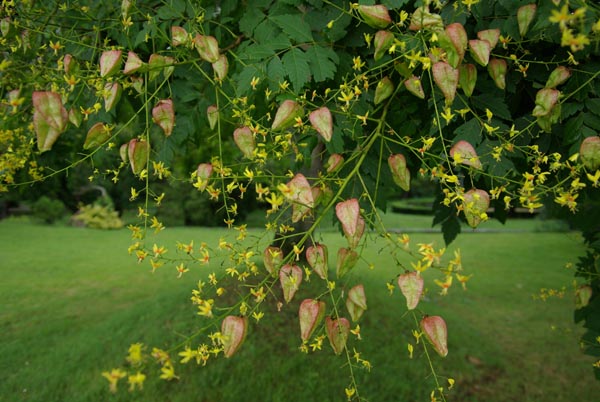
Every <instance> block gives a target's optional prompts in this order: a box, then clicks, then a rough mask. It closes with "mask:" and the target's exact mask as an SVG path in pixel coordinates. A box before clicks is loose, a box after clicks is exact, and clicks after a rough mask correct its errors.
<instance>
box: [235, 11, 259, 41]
mask: <svg viewBox="0 0 600 402" xmlns="http://www.w3.org/2000/svg"><path fill="white" fill-rule="evenodd" d="M264 18H265V14H264V13H263V12H262V11H260V9H258V7H248V8H247V9H246V10H245V11H244V13H243V15H242V18H241V19H240V30H241V31H242V32H243V33H244V34H246V36H248V37H251V36H252V32H253V31H254V29H255V28H256V27H257V26H258V24H260V22H261V21H262V20H263V19H264Z"/></svg>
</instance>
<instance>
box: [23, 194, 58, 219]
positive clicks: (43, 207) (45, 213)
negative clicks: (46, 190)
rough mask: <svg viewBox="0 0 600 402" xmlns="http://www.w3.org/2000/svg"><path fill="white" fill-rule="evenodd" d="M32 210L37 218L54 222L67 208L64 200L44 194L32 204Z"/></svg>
mask: <svg viewBox="0 0 600 402" xmlns="http://www.w3.org/2000/svg"><path fill="white" fill-rule="evenodd" d="M31 211H32V212H33V215H34V216H35V217H36V218H37V219H39V220H41V221H42V222H44V223H47V224H52V223H54V222H56V221H57V220H59V219H60V218H62V217H63V216H64V215H65V213H66V208H65V204H63V203H62V201H60V200H57V199H52V198H49V197H46V196H45V195H43V196H41V197H40V198H38V199H37V201H36V202H34V203H33V204H32V205H31Z"/></svg>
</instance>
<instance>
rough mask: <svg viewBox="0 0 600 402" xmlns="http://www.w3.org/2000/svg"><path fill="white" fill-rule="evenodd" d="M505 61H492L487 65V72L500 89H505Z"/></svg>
mask: <svg viewBox="0 0 600 402" xmlns="http://www.w3.org/2000/svg"><path fill="white" fill-rule="evenodd" d="M506 68H507V67H506V60H503V59H492V60H490V62H489V64H488V72H489V73H490V76H491V77H492V79H493V80H494V82H495V83H496V86H497V87H498V88H500V89H504V88H506Z"/></svg>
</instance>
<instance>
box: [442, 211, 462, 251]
mask: <svg viewBox="0 0 600 402" xmlns="http://www.w3.org/2000/svg"><path fill="white" fill-rule="evenodd" d="M442 233H443V234H444V243H446V246H448V245H449V244H450V243H452V242H453V241H454V240H455V239H456V237H457V236H458V234H459V233H460V221H459V220H458V218H457V217H456V215H455V214H453V215H451V216H449V217H448V219H446V220H445V221H444V222H443V223H442Z"/></svg>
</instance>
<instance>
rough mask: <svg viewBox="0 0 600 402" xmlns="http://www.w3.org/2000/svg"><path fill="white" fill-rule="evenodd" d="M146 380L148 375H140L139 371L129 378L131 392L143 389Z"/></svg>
mask: <svg viewBox="0 0 600 402" xmlns="http://www.w3.org/2000/svg"><path fill="white" fill-rule="evenodd" d="M145 380H146V375H145V374H142V373H140V372H139V371H138V372H137V373H135V374H133V375H130V376H129V377H128V378H127V382H129V390H130V391H133V390H135V388H136V387H137V388H139V389H143V388H144V381H145Z"/></svg>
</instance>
